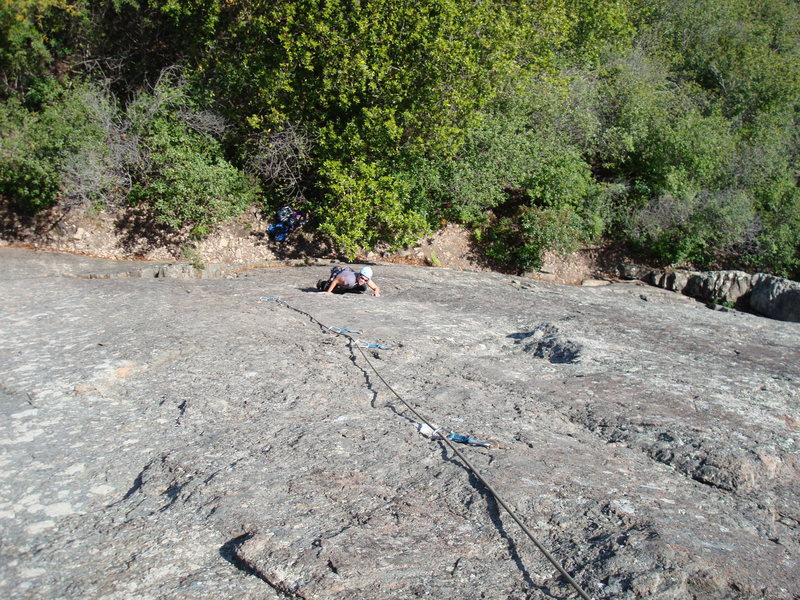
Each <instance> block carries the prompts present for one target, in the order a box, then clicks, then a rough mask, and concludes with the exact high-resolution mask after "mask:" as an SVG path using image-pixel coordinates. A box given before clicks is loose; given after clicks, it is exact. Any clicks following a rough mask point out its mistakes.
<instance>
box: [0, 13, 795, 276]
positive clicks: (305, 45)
mask: <svg viewBox="0 0 800 600" xmlns="http://www.w3.org/2000/svg"><path fill="white" fill-rule="evenodd" d="M799 25H800V6H798V4H797V2H794V1H793V0H731V1H729V2H725V3H719V2H716V1H713V0H650V1H648V2H644V1H642V0H602V1H601V0H500V1H492V2H489V1H484V0H470V1H465V0H431V1H430V2H424V3H418V2H412V1H410V0H380V1H378V0H269V1H266V0H251V1H244V2H233V1H231V0H191V1H180V2H178V1H176V0H96V1H92V2H89V1H88V0H1V1H0V74H2V77H1V78H0V97H1V98H2V105H0V196H2V198H3V199H4V201H5V202H6V203H7V204H9V205H10V206H12V207H14V209H15V210H19V211H27V212H35V211H37V210H40V209H41V208H43V207H46V206H49V205H51V204H54V203H57V202H66V203H100V204H102V205H105V206H122V205H125V204H139V205H145V206H148V207H149V208H150V210H152V213H153V215H154V218H156V219H157V220H159V221H160V222H161V223H163V224H165V225H166V226H169V227H173V228H176V229H186V230H187V231H191V232H192V235H197V236H200V235H203V234H204V233H206V232H208V231H210V229H211V228H213V227H214V226H215V225H216V224H218V223H220V222H222V221H224V220H225V219H226V218H229V217H230V216H232V215H235V214H237V212H239V211H241V210H243V209H244V208H245V207H246V206H249V205H253V204H255V205H260V206H262V207H264V209H265V210H270V209H272V208H274V207H276V206H278V205H280V204H283V203H286V202H290V201H291V202H294V203H298V204H303V205H304V206H305V207H306V209H307V210H308V211H309V212H310V213H311V214H313V215H314V219H313V221H312V224H311V225H312V226H313V227H316V228H317V230H318V231H320V232H322V233H324V234H326V235H328V236H330V238H331V240H333V242H334V244H335V245H336V247H337V248H338V249H339V250H340V251H342V253H343V254H345V255H348V256H351V257H352V256H355V255H356V254H357V253H358V252H359V251H361V250H362V249H368V248H373V247H375V246H376V245H378V244H388V245H390V246H402V245H406V244H409V243H412V242H413V241H414V240H416V239H418V237H419V236H420V235H423V234H424V233H425V232H427V231H430V230H431V229H435V228H436V227H438V226H440V224H441V223H442V222H443V221H455V222H459V223H462V224H463V225H465V226H467V227H470V228H472V229H473V230H474V231H475V234H476V237H477V238H478V239H479V240H481V243H483V244H484V246H485V248H486V250H487V252H488V254H489V255H490V256H493V257H494V258H495V259H496V260H497V261H499V263H501V264H505V265H506V266H507V268H509V269H516V270H520V271H521V270H527V269H531V268H535V267H536V266H537V265H538V264H539V262H540V260H541V254H542V252H543V251H544V250H546V249H561V250H564V251H568V250H570V249H573V248H575V247H577V245H579V244H581V243H586V242H590V241H596V240H598V239H600V238H601V237H605V238H611V239H618V240H625V241H627V243H630V244H633V245H635V246H637V247H638V248H639V249H641V250H642V251H645V252H649V253H650V254H651V255H652V256H653V259H654V260H660V261H663V262H664V263H671V264H693V265H696V266H715V265H723V266H738V267H746V268H751V269H764V270H769V271H771V272H775V273H778V274H783V275H792V276H797V275H798V274H800V195H798V175H799V169H798V139H800V137H799V136H798V99H800V60H798V59H800V56H798V55H799V54H800V38H799V36H798V32H799V31H800V28H799V27H798V26H799Z"/></svg>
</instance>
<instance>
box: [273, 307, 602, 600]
mask: <svg viewBox="0 0 800 600" xmlns="http://www.w3.org/2000/svg"><path fill="white" fill-rule="evenodd" d="M261 301H264V302H266V301H272V302H276V303H277V304H279V305H282V306H285V307H286V308H288V309H290V310H293V311H295V312H297V313H299V314H301V315H304V316H306V317H308V318H309V319H310V320H311V321H313V322H314V323H316V324H317V325H319V326H320V327H321V328H322V329H323V330H325V331H330V332H331V333H333V334H334V335H338V336H342V337H344V338H347V339H348V340H349V342H348V345H349V346H350V348H358V351H359V352H360V353H361V356H362V357H363V358H364V360H365V361H366V362H367V364H368V365H369V366H370V368H371V369H372V371H373V372H374V373H375V375H376V376H377V377H378V379H380V380H381V382H382V383H383V385H385V386H386V388H387V389H388V390H389V391H390V392H391V393H392V394H393V395H394V396H395V397H396V398H397V399H398V400H400V402H402V403H403V405H405V406H406V408H408V410H410V411H411V412H412V413H413V414H414V416H415V417H417V419H419V421H420V422H422V423H424V424H425V425H427V426H428V427H430V428H431V429H433V430H436V429H437V428H436V426H435V425H432V424H431V423H430V422H429V421H428V419H426V418H425V417H424V416H422V415H421V414H420V413H419V412H418V411H417V410H416V409H415V408H414V407H413V406H412V405H411V404H410V403H408V402H406V400H405V399H404V398H403V397H402V396H401V395H400V394H398V393H397V392H396V391H395V390H394V388H393V387H392V386H391V385H389V382H387V381H386V380H385V379H384V378H383V376H382V375H381V374H380V372H378V369H376V368H375V365H373V364H372V361H370V360H369V357H367V354H366V352H364V348H363V347H362V346H361V345H359V344H358V342H359V340H356V338H354V337H353V336H351V335H350V334H349V333H345V331H347V330H344V329H336V328H332V327H327V326H325V325H324V324H323V323H322V322H320V321H319V320H318V319H317V318H316V317H314V316H312V315H311V314H309V313H307V312H306V311H304V310H301V309H299V308H295V307H294V306H291V305H290V304H288V303H287V302H285V301H283V300H281V299H280V298H261ZM439 439H440V440H441V441H443V442H444V443H445V444H446V445H447V447H448V448H449V449H450V450H451V451H452V452H453V454H455V455H456V456H457V457H458V458H459V459H460V460H461V462H462V463H464V465H465V466H466V467H467V469H469V471H470V472H472V474H473V475H475V477H477V478H478V480H479V481H480V482H481V483H482V484H483V485H484V486H485V487H486V489H487V490H488V491H489V493H490V494H491V495H492V496H493V497H494V499H495V501H497V503H498V504H499V505H500V506H502V507H503V509H505V511H506V512H507V513H508V514H509V515H510V516H511V518H512V519H514V521H515V522H516V524H517V525H519V527H520V529H522V531H523V532H524V533H525V535H527V536H528V538H529V539H530V540H531V542H533V545H534V546H536V548H538V549H539V551H540V552H541V553H542V554H543V555H544V557H545V558H546V559H547V560H548V561H550V563H551V564H552V565H553V566H554V567H555V568H556V570H557V571H558V572H559V573H560V574H561V575H562V576H563V577H564V579H566V580H567V582H568V583H569V584H570V585H571V586H572V587H573V588H574V589H575V591H576V592H578V594H579V595H580V596H581V598H583V599H584V600H592V598H591V596H589V594H587V593H586V592H585V591H584V590H583V588H581V586H580V585H579V584H578V582H577V581H575V580H574V579H573V578H572V576H571V575H570V574H569V573H567V571H566V570H565V569H564V567H562V566H561V564H560V563H559V562H558V560H556V559H555V557H553V555H552V554H550V552H548V551H547V548H545V547H544V546H543V545H542V544H541V543H540V542H539V540H537V539H536V537H535V536H534V535H533V533H531V531H530V529H528V527H527V526H526V525H525V523H523V522H522V521H521V520H520V518H519V517H518V516H517V515H516V513H515V512H514V511H513V510H512V509H511V507H509V506H508V504H506V503H505V501H504V500H503V499H502V498H501V497H500V495H499V494H498V493H497V491H496V490H495V489H494V488H493V487H492V486H491V484H490V483H489V482H488V481H486V479H484V477H483V475H481V473H480V471H478V469H477V468H475V467H474V466H473V465H472V463H470V462H469V460H467V458H466V457H465V456H464V454H462V453H461V451H460V450H459V449H458V448H456V447H455V446H454V445H453V443H452V442H451V441H450V440H449V439H447V437H445V436H443V435H439Z"/></svg>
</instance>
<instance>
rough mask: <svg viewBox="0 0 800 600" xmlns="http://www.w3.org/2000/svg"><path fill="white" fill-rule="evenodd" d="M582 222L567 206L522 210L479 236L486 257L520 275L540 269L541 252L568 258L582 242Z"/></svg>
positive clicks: (573, 210)
mask: <svg viewBox="0 0 800 600" xmlns="http://www.w3.org/2000/svg"><path fill="white" fill-rule="evenodd" d="M583 231H584V222H583V219H582V218H581V217H580V216H579V215H578V214H577V213H576V212H575V209H573V208H572V207H570V206H567V205H562V206H558V207H553V208H539V207H536V206H534V207H522V208H520V209H519V210H518V211H517V213H516V214H515V215H514V216H513V218H511V217H506V218H502V219H499V220H498V221H497V222H496V223H494V224H492V225H491V226H490V227H488V229H487V232H486V233H485V234H484V235H483V236H482V237H483V238H484V239H486V241H487V247H486V253H487V254H488V255H489V256H490V257H491V258H494V259H495V260H497V261H498V262H500V263H502V264H503V265H505V266H506V267H508V268H512V269H514V270H516V271H518V272H520V273H522V272H525V271H530V270H533V269H538V268H539V267H541V266H542V254H543V252H544V251H545V250H555V251H558V252H561V253H564V254H569V253H570V252H574V251H575V250H577V249H578V247H579V246H580V244H581V242H582V241H583V239H584V238H583V235H582V234H583Z"/></svg>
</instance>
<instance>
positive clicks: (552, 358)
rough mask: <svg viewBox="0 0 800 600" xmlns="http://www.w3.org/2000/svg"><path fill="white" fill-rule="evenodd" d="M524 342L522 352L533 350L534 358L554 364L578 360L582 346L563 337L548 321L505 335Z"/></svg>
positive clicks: (571, 362)
mask: <svg viewBox="0 0 800 600" xmlns="http://www.w3.org/2000/svg"><path fill="white" fill-rule="evenodd" d="M506 337H508V338H510V339H513V340H516V342H515V343H517V344H524V345H523V348H522V349H523V351H524V352H533V355H534V356H535V357H536V358H543V359H545V360H547V361H548V362H551V363H554V364H573V363H576V362H578V361H579V360H580V358H581V351H582V350H583V348H582V347H581V345H580V344H577V343H575V342H573V341H571V340H567V339H563V338H562V336H561V335H560V333H559V331H558V328H557V327H555V326H553V325H551V324H550V323H542V324H541V325H537V326H536V327H535V328H534V329H533V330H532V331H528V332H525V331H523V332H520V333H512V334H509V335H508V336H506Z"/></svg>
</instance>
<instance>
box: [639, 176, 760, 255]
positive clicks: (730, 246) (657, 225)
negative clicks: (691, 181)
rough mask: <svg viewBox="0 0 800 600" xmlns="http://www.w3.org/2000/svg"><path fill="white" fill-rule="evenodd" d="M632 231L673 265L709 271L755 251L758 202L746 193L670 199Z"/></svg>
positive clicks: (656, 204)
mask: <svg viewBox="0 0 800 600" xmlns="http://www.w3.org/2000/svg"><path fill="white" fill-rule="evenodd" d="M632 221H633V223H632V227H631V228H630V231H631V232H632V234H633V235H634V238H635V239H636V240H637V241H638V243H639V244H640V245H641V246H642V247H643V248H645V249H647V250H649V251H650V252H651V253H653V254H654V255H656V256H658V257H660V258H661V259H664V260H666V261H667V262H669V263H673V264H674V263H686V262H689V263H694V264H700V265H709V264H715V263H718V261H719V260H720V259H726V258H727V259H729V258H730V256H731V255H732V254H738V251H739V250H740V249H741V248H742V247H745V246H748V245H751V244H752V242H753V241H754V239H755V235H756V231H757V217H756V213H755V210H754V207H753V201H752V199H751V198H750V197H748V195H747V194H746V193H745V192H743V191H736V190H732V191H721V192H717V193H713V194H712V193H707V192H706V193H692V192H685V193H683V194H680V195H671V194H666V193H665V194H664V195H661V196H659V197H658V198H656V199H654V200H652V201H651V202H650V203H649V204H648V205H647V206H646V207H645V208H644V209H642V210H641V211H639V212H637V213H636V214H635V215H634V216H633V218H632Z"/></svg>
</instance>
